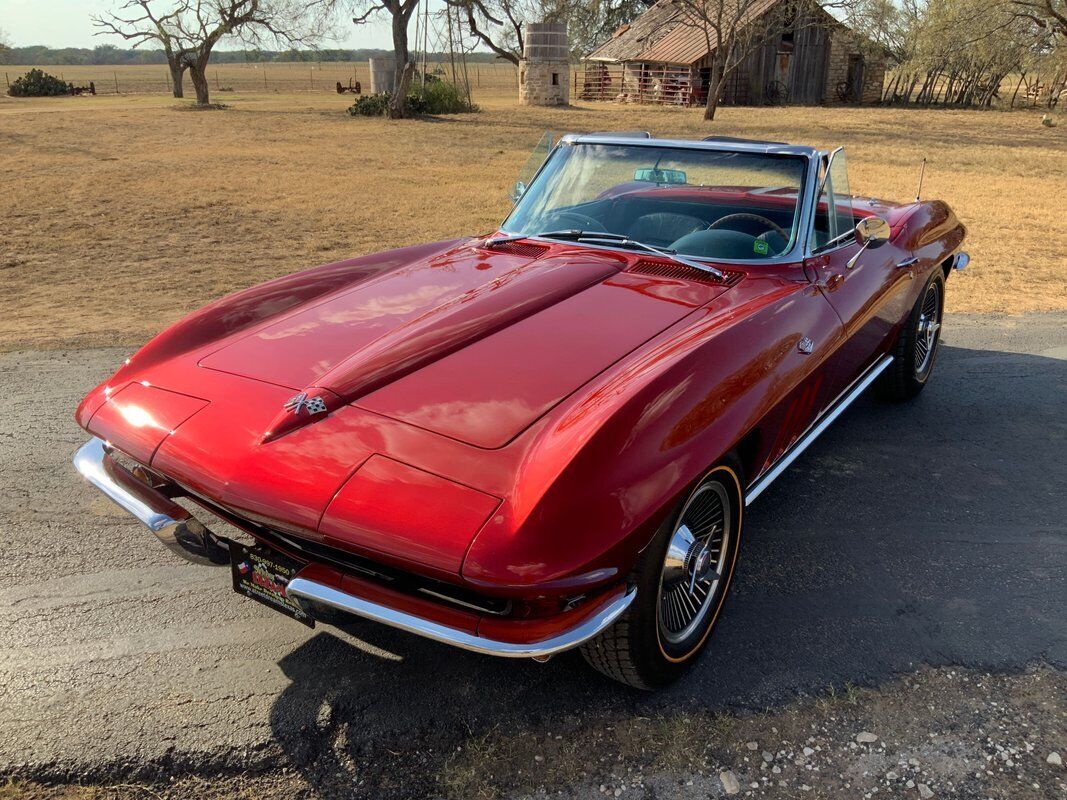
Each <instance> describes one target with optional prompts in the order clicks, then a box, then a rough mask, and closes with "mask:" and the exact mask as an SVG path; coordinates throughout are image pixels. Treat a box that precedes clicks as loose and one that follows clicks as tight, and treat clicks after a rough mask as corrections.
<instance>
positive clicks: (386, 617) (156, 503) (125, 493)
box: [74, 438, 637, 659]
mask: <svg viewBox="0 0 1067 800" xmlns="http://www.w3.org/2000/svg"><path fill="white" fill-rule="evenodd" d="M108 451H109V448H108V447H107V445H106V444H105V443H104V442H103V441H102V440H100V439H97V438H93V439H90V440H89V441H88V442H86V443H85V444H84V445H82V446H81V448H79V450H78V452H77V453H76V454H75V455H74V467H75V469H77V470H78V472H80V473H81V474H82V477H84V478H85V479H86V480H87V481H89V482H90V483H91V484H93V486H95V487H96V488H97V489H99V490H100V491H102V492H103V493H104V494H106V495H107V496H108V497H109V498H111V499H112V500H113V501H114V502H115V503H117V504H118V505H119V506H121V507H122V508H124V509H126V511H128V512H129V513H130V514H132V515H133V516H134V517H136V518H137V519H139V520H140V521H141V522H142V523H144V524H145V525H146V526H147V527H148V528H149V530H151V531H152V532H153V533H154V534H155V535H156V538H157V539H159V541H160V542H162V543H163V544H164V545H165V546H166V547H167V548H168V549H170V550H171V551H173V552H174V553H176V554H177V555H180V556H181V557H182V558H184V559H186V560H187V561H192V562H193V563H196V564H204V565H208V564H210V565H221V564H229V563H230V556H229V549H228V546H227V540H226V539H224V538H222V537H220V536H216V535H215V534H214V533H212V532H211V531H210V530H208V529H207V528H206V527H204V526H203V525H202V524H201V523H200V522H199V521H198V520H196V519H195V518H194V517H193V516H192V515H191V514H190V513H189V512H188V511H186V510H185V509H184V508H182V507H181V506H180V505H178V504H177V503H175V502H174V501H173V500H172V499H171V498H169V497H167V496H166V495H165V494H163V493H162V492H160V491H158V490H156V489H153V488H152V487H151V486H148V485H147V484H145V483H144V482H142V481H140V480H138V479H137V478H136V477H135V476H134V475H133V473H131V472H130V471H129V470H127V469H126V468H125V467H124V466H122V465H121V464H119V463H118V462H117V461H116V460H115V459H114V458H112V457H111V455H110V453H109V452H108ZM286 592H287V594H291V595H293V596H294V597H297V598H300V599H301V600H304V601H310V602H313V603H320V604H323V605H326V606H330V607H332V608H336V609H339V610H340V611H345V612H348V613H349V614H354V615H356V616H359V617H364V618H365V619H369V620H373V621H375V622H380V623H382V624H383V625H389V626H391V627H393V628H399V629H400V630H403V631H407V632H409V633H414V634H417V635H419V636H425V637H426V638H427V639H433V640H434V641H437V642H443V643H445V644H450V645H453V646H454V647H459V648H462V649H464V650H472V651H474V652H476V653H484V654H486V655H493V656H503V657H505V658H536V659H546V658H548V657H549V656H551V655H554V654H555V653H559V652H562V651H563V650H569V649H571V648H573V647H577V646H578V645H580V644H582V643H583V642H586V641H588V640H589V639H592V638H593V637H595V636H596V635H597V634H599V633H600V632H601V631H603V630H605V629H606V628H608V627H609V626H610V625H612V623H614V622H615V620H617V619H618V618H619V617H620V616H621V615H622V614H623V612H624V611H626V609H627V608H629V607H630V603H632V602H633V600H634V598H635V597H636V596H637V590H636V589H634V588H632V587H630V588H627V590H626V591H624V592H622V593H621V594H619V595H618V596H617V597H615V598H613V599H612V600H611V601H610V602H607V603H605V604H604V605H603V606H602V607H601V608H599V609H598V610H597V611H596V612H595V613H593V614H591V615H590V616H588V617H586V618H585V619H583V620H582V621H581V622H579V623H578V624H577V625H575V626H574V627H572V628H569V629H567V630H565V631H562V632H561V633H558V634H556V635H555V636H552V637H550V638H547V639H542V640H540V641H537V642H531V643H519V642H507V641H498V640H495V639H488V638H485V637H482V636H476V635H474V634H471V633H468V632H467V631H463V630H459V629H457V628H451V627H449V626H447V625H442V624H440V623H438V622H434V621H433V620H429V619H424V618H422V617H418V616H415V615H414V614H408V613H406V612H403V611H398V610H397V609H395V608H390V607H389V606H385V605H382V604H381V603H375V602H372V601H370V600H366V599H364V598H362V597H357V596H355V595H352V594H348V593H347V592H342V591H340V590H338V589H335V588H334V587H332V586H328V585H326V584H324V583H319V582H317V581H313V580H309V579H307V578H301V577H300V574H299V573H298V574H297V576H296V577H295V578H293V579H292V580H291V581H290V582H289V585H288V587H287V588H286Z"/></svg>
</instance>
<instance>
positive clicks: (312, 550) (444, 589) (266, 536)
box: [189, 493, 512, 616]
mask: <svg viewBox="0 0 1067 800" xmlns="http://www.w3.org/2000/svg"><path fill="white" fill-rule="evenodd" d="M189 497H190V499H192V500H195V501H196V502H197V503H199V504H200V505H202V506H204V508H206V509H207V510H208V511H210V512H211V513H213V514H215V515H216V516H218V517H219V518H220V519H223V520H225V521H226V522H229V523H230V524H231V525H233V526H235V527H237V528H240V529H241V530H243V531H245V532H247V533H248V534H250V535H251V536H252V537H253V538H255V539H256V540H257V541H259V542H262V543H264V544H267V545H269V546H271V547H274V548H277V549H279V550H282V551H285V552H288V553H290V554H292V555H294V556H297V557H300V556H303V557H304V558H305V559H307V560H308V561H317V562H320V563H324V564H330V565H332V566H335V567H338V568H340V569H342V570H344V571H346V572H352V573H355V574H357V575H359V576H361V577H364V578H370V579H372V580H375V581H379V582H381V583H382V584H383V585H386V586H388V587H389V588H390V589H393V590H395V591H399V592H405V593H407V594H414V595H421V596H423V597H429V598H433V599H434V600H437V601H439V602H444V603H448V604H450V605H454V606H457V607H459V608H463V609H467V610H469V611H477V612H480V613H483V614H493V615H494V616H505V615H507V614H509V613H510V612H511V607H512V604H511V601H510V600H505V599H502V598H498V597H487V596H485V595H481V594H478V593H477V592H472V591H470V590H468V589H464V588H463V587H461V586H454V585H453V584H450V583H445V582H444V581H436V580H433V579H432V578H423V577H421V576H419V575H414V574H412V573H410V572H405V571H403V570H399V569H396V568H394V567H389V566H386V565H384V564H379V563H377V562H375V561H372V560H371V559H369V558H364V557H363V556H358V555H356V554H354V553H349V552H348V551H346V550H341V549H340V548H337V547H331V546H330V545H327V544H323V543H321V542H314V541H310V540H307V539H301V538H299V537H297V536H291V535H290V534H287V533H280V532H278V531H275V530H272V529H270V528H267V527H266V526H264V525H261V524H259V523H257V522H253V521H251V520H249V519H246V518H245V517H241V516H238V515H237V514H234V513H233V512H231V511H229V510H227V509H225V508H223V507H221V506H218V505H216V504H214V503H212V502H210V501H208V500H205V499H204V498H202V497H199V496H197V495H193V494H191V493H190V495H189Z"/></svg>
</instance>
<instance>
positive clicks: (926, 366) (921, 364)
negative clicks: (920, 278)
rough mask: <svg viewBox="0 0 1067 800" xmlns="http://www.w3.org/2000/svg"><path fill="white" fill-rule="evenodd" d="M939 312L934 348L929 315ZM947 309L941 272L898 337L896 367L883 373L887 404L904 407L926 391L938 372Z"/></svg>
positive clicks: (894, 351) (922, 294)
mask: <svg viewBox="0 0 1067 800" xmlns="http://www.w3.org/2000/svg"><path fill="white" fill-rule="evenodd" d="M931 308H935V309H936V318H935V319H934V322H935V323H936V326H937V327H936V328H935V329H934V332H933V343H932V344H930V343H929V341H928V339H927V337H926V335H925V331H926V330H927V327H926V326H928V325H929V316H928V313H924V312H929V311H930V309H931ZM944 308H945V276H944V275H943V274H942V272H941V270H940V269H938V270H936V271H935V272H934V274H933V275H931V276H930V280H928V281H927V282H926V285H925V286H924V287H923V290H922V291H921V292H920V293H919V299H918V300H916V301H915V306H914V307H913V308H912V310H911V314H910V315H909V316H908V320H907V322H905V323H904V327H903V328H901V330H900V333H899V334H897V341H896V343H895V344H894V345H893V349H892V350H891V351H890V353H891V354H892V355H893V363H892V364H890V365H889V367H887V368H886V371H885V372H883V373H882V375H881V377H880V378H879V382H878V393H879V395H881V397H882V398H883V399H885V400H889V401H890V402H894V403H901V402H903V401H905V400H910V399H911V398H913V397H915V396H916V395H917V394H918V393H919V392H921V391H922V390H923V387H924V386H926V384H927V383H928V382H929V380H930V375H931V374H933V371H934V363H935V362H936V361H937V351H938V349H939V346H940V344H941V319H942V312H943V311H944Z"/></svg>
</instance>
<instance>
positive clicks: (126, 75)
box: [2, 61, 518, 95]
mask: <svg viewBox="0 0 1067 800" xmlns="http://www.w3.org/2000/svg"><path fill="white" fill-rule="evenodd" d="M35 67H36V68H37V69H42V70H44V71H45V72H48V73H49V74H51V75H55V76H56V77H57V78H60V79H61V80H64V81H66V82H68V83H71V84H73V85H74V86H75V87H79V88H82V87H88V86H89V84H90V82H91V83H92V84H93V87H94V88H95V89H96V93H97V94H157V93H164V92H165V93H170V91H171V85H170V72H169V71H168V70H167V67H166V66H165V65H162V64H145V65H123V66H107V65H81V64H42V65H35ZM35 67H34V66H29V65H27V66H11V65H5V66H4V67H3V68H2V69H3V70H4V80H5V82H6V85H7V86H10V85H11V82H12V81H14V80H15V79H16V78H18V77H20V76H22V75H25V74H26V72H28V71H29V70H30V69H33V68H35ZM419 68H420V69H421V68H422V65H421V64H420V65H419ZM460 70H461V67H460V64H459V63H458V62H457V63H456V77H457V79H458V80H459V81H462V72H461V71H460ZM426 72H427V73H428V74H430V75H436V76H437V77H440V78H442V79H446V80H452V65H451V64H450V63H449V62H447V61H444V62H429V63H428V64H427V68H426ZM467 75H468V77H469V79H470V82H471V88H472V89H517V86H518V70H517V69H516V67H514V66H513V65H511V64H508V63H493V64H471V63H469V62H468V64H467ZM207 77H208V82H209V84H210V88H211V91H212V92H230V91H233V92H286V93H288V92H321V91H336V87H337V84H338V83H340V84H341V86H342V87H345V88H347V87H349V86H350V85H354V84H355V83H357V82H358V83H359V84H360V86H361V88H362V90H363V92H364V93H367V92H369V91H370V65H369V64H368V63H367V62H366V61H322V62H269V63H257V64H219V65H218V66H209V67H208V71H207ZM184 85H185V93H186V95H190V94H191V93H192V91H193V86H192V81H191V80H189V76H188V74H187V75H186V77H185V83H184Z"/></svg>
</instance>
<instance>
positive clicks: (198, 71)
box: [189, 61, 211, 106]
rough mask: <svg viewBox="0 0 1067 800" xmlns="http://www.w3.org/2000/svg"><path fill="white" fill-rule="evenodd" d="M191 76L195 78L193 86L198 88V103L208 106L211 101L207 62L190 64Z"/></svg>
mask: <svg viewBox="0 0 1067 800" xmlns="http://www.w3.org/2000/svg"><path fill="white" fill-rule="evenodd" d="M189 77H190V78H192V79H193V88H194V89H196V104H197V105H198V106H206V105H207V104H208V103H210V102H211V97H210V93H209V87H208V82H207V62H206V61H205V62H204V63H203V64H201V63H199V62H198V63H196V64H192V65H190V67H189Z"/></svg>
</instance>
